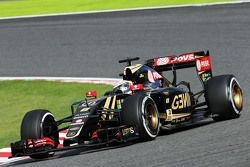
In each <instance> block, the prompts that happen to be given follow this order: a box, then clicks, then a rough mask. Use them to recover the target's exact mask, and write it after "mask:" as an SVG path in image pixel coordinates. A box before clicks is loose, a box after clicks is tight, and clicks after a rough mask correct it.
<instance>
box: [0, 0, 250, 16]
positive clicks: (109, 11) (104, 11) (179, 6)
mask: <svg viewBox="0 0 250 167" xmlns="http://www.w3.org/2000/svg"><path fill="white" fill-rule="evenodd" d="M249 2H250V0H241V1H231V2H214V3H199V4H186V5H170V6H155V7H143V8H130V9H114V10H95V11H86V12H67V13H55V14H41V15H29V16H13V17H2V18H0V20H11V19H23V18H36V17H50V16H69V15H82V14H96V13H111V12H126V11H140V10H152V9H169V8H183V7H201V6H214V5H227V4H240V3H249Z"/></svg>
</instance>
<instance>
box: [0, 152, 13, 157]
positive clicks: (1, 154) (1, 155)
mask: <svg viewBox="0 0 250 167" xmlns="http://www.w3.org/2000/svg"><path fill="white" fill-rule="evenodd" d="M9 156H11V153H10V152H0V157H9Z"/></svg>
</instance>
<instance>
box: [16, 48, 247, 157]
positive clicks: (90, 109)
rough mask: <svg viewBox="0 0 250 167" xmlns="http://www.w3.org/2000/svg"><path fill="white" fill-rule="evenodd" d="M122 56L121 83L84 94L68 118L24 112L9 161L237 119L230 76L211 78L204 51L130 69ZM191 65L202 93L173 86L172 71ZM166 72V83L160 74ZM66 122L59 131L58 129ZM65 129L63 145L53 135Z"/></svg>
mask: <svg viewBox="0 0 250 167" xmlns="http://www.w3.org/2000/svg"><path fill="white" fill-rule="evenodd" d="M138 59H139V58H138V57H137V58H127V59H124V60H120V61H119V63H127V66H126V67H125V69H124V71H123V73H122V74H121V76H122V77H123V82H122V83H121V84H119V85H118V86H116V87H114V89H113V90H111V91H108V92H106V93H105V95H104V96H103V97H101V98H96V92H95V91H92V92H87V93H86V99H84V100H81V101H77V102H75V103H73V104H72V106H71V110H72V113H71V114H70V116H68V117H66V118H63V119H61V120H58V121H56V119H55V118H54V116H53V114H52V113H51V112H50V111H47V110H41V109H37V110H32V111H29V112H27V113H26V115H25V116H24V118H23V120H22V124H21V140H20V141H18V142H15V143H11V151H12V157H18V156H30V157H31V158H35V159H42V158H47V157H50V156H53V153H54V152H55V151H60V150H66V149H75V148H79V147H87V148H89V147H104V146H107V145H112V144H119V143H125V142H128V141H133V140H137V141H138V140H139V141H146V140H152V139H155V138H156V137H157V135H158V133H159V131H160V130H163V129H173V128H176V127H180V126H186V125H188V124H192V123H195V122H197V121H200V120H202V119H205V118H212V119H214V120H215V121H220V120H228V119H234V118H238V117H239V116H240V112H241V111H242V108H243V94H242V89H241V87H240V85H239V82H238V81H237V79H236V78H235V77H234V76H233V75H221V76H213V75H212V69H211V61H210V55H209V52H208V51H207V53H205V52H204V51H202V52H195V53H187V54H182V55H179V56H166V57H158V58H153V59H150V60H147V61H146V63H145V64H136V65H132V64H131V62H132V61H135V60H138ZM189 67H195V68H196V71H197V74H198V77H199V79H200V81H201V84H202V86H203V90H201V91H199V92H197V93H194V92H192V91H191V88H190V84H189V83H188V82H186V81H181V82H179V83H177V82H176V70H178V69H183V68H189ZM164 71H172V72H173V79H172V81H169V80H168V79H167V78H165V77H164V76H163V74H162V72H164ZM64 123H68V125H69V123H70V125H69V126H66V127H64V128H61V129H60V128H59V125H61V124H64ZM65 129H67V134H66V137H65V138H64V141H63V147H62V148H59V147H58V145H59V132H60V131H62V130H65Z"/></svg>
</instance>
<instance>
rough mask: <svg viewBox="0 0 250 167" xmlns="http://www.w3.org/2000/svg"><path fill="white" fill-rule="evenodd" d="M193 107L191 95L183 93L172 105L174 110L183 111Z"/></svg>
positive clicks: (176, 97) (177, 96)
mask: <svg viewBox="0 0 250 167" xmlns="http://www.w3.org/2000/svg"><path fill="white" fill-rule="evenodd" d="M189 106H191V100H190V95H189V94H188V93H182V94H179V95H176V96H175V97H174V100H173V103H172V109H173V110H176V109H182V108H186V107H189Z"/></svg>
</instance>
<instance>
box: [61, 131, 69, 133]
mask: <svg viewBox="0 0 250 167" xmlns="http://www.w3.org/2000/svg"><path fill="white" fill-rule="evenodd" d="M67 132H68V130H63V131H61V132H60V133H67Z"/></svg>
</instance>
